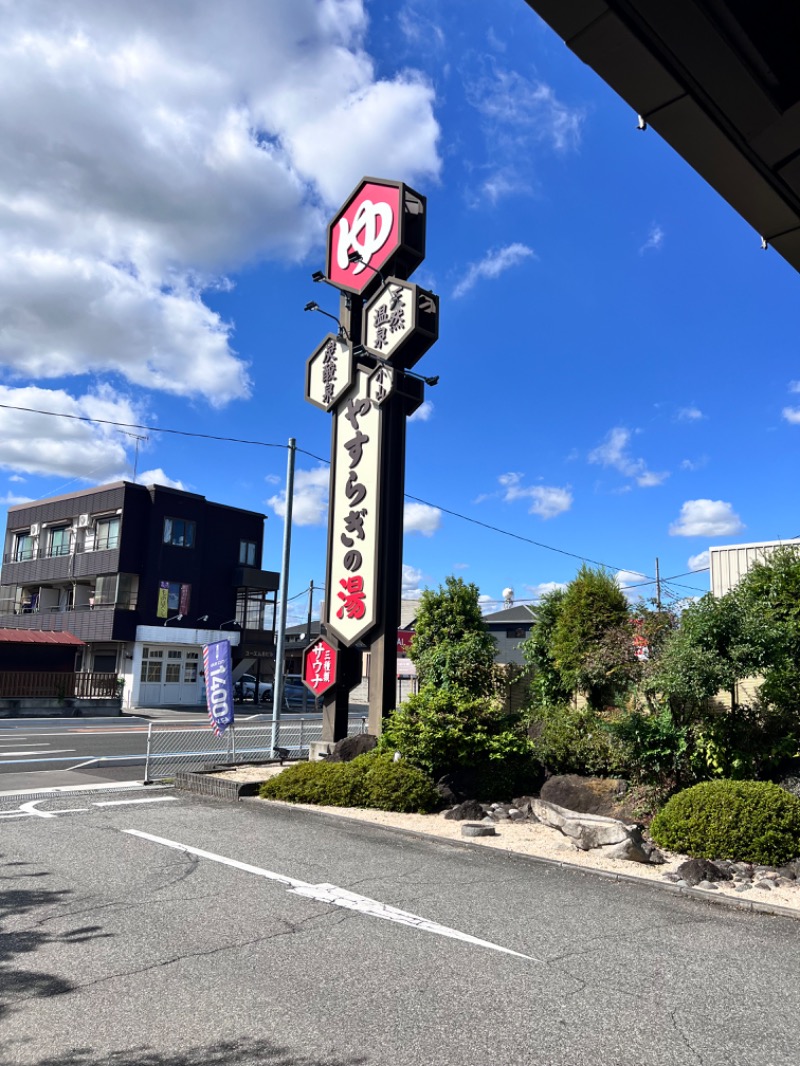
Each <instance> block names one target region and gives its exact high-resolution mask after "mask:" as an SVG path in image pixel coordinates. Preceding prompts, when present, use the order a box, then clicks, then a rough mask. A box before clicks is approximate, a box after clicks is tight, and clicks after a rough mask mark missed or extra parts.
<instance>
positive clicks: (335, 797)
mask: <svg viewBox="0 0 800 1066" xmlns="http://www.w3.org/2000/svg"><path fill="white" fill-rule="evenodd" d="M260 795H261V797H262V798H263V799H278V800H284V801H285V802H287V803H318V804H323V805H327V806H330V807H374V808H377V809H378V810H383V811H399V812H401V813H410V812H420V813H425V812H427V811H433V810H435V809H436V808H437V807H439V806H441V802H442V801H441V797H440V795H439V793H438V792H437V791H436V787H435V785H434V783H433V781H432V780H431V779H430V778H429V777H428V776H427V774H424V773H423V772H422V771H421V770H418V769H417V768H416V767H415V766H411V765H410V764H409V763H407V762H406V761H405V760H401V761H400V762H394V759H393V757H392V756H391V755H377V754H375V753H373V752H369V753H368V754H366V755H359V756H358V758H356V759H353V760H352V761H351V762H344V763H329V762H325V761H322V762H305V763H296V764H295V765H294V766H288V767H287V768H286V769H285V770H283V771H282V772H281V773H279V774H276V775H275V777H271V778H270V779H269V781H265V782H264V784H263V785H262V786H261V790H260Z"/></svg>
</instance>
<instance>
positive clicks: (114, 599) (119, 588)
mask: <svg viewBox="0 0 800 1066" xmlns="http://www.w3.org/2000/svg"><path fill="white" fill-rule="evenodd" d="M138 596H139V575H138V574H100V576H99V577H98V578H97V582H96V584H95V589H94V605H95V606H98V607H100V606H104V607H122V608H123V609H124V610H127V611H133V610H134V609H135V608H136V601H137V599H138Z"/></svg>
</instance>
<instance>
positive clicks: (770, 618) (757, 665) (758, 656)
mask: <svg viewBox="0 0 800 1066" xmlns="http://www.w3.org/2000/svg"><path fill="white" fill-rule="evenodd" d="M726 598H727V597H726ZM730 599H731V600H732V602H733V604H735V608H736V610H737V611H738V612H739V614H740V616H741V617H742V619H743V620H744V623H745V624H746V626H747V634H748V642H749V645H750V648H751V657H750V661H749V662H748V664H747V665H749V666H752V667H754V669H753V671H752V672H759V673H761V674H762V675H763V678H764V681H763V684H762V686H761V691H760V695H761V699H762V701H763V702H765V703H768V704H773V705H775V706H777V707H780V708H782V709H783V710H784V711H792V712H795V713H797V711H798V710H800V552H798V550H797V549H796V548H793V547H789V546H786V547H783V548H779V549H778V550H777V551H776V552H774V553H773V554H772V555H770V557H769V558H768V559H766V560H764V561H763V562H760V563H757V564H756V565H755V566H754V567H753V568H752V569H751V570H750V571H749V572H748V573H747V574H745V576H744V578H743V579H742V581H741V582H740V584H739V585H738V586H737V587H736V588H735V589H734V590H733V592H732V593H730ZM745 676H746V675H745Z"/></svg>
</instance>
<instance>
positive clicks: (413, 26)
mask: <svg viewBox="0 0 800 1066" xmlns="http://www.w3.org/2000/svg"><path fill="white" fill-rule="evenodd" d="M397 25H398V27H399V29H400V32H401V33H402V35H403V36H404V37H405V39H406V40H407V41H408V42H409V44H412V45H415V46H417V47H419V46H424V47H425V48H427V49H430V48H431V47H432V46H433V47H436V48H442V47H443V46H444V45H445V44H446V43H447V38H446V37H445V33H444V30H443V29H442V27H441V26H439V24H438V23H436V22H434V21H433V20H432V19H430V18H427V17H426V16H425V15H424V14H423V13H422V11H421V10H420V9H418V8H413V7H411V5H408V6H406V7H404V8H401V9H400V11H399V12H398V15H397Z"/></svg>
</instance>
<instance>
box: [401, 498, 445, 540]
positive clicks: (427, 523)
mask: <svg viewBox="0 0 800 1066" xmlns="http://www.w3.org/2000/svg"><path fill="white" fill-rule="evenodd" d="M441 524H442V512H441V511H440V510H439V508H438V507H431V506H430V504H427V503H406V505H405V507H404V509H403V532H404V533H421V534H422V535H423V537H432V536H433V534H434V533H435V532H436V531H437V530H438V529H439V527H440V525H441Z"/></svg>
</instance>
